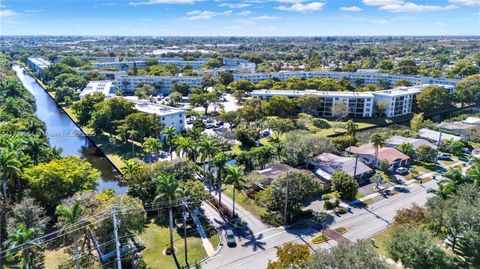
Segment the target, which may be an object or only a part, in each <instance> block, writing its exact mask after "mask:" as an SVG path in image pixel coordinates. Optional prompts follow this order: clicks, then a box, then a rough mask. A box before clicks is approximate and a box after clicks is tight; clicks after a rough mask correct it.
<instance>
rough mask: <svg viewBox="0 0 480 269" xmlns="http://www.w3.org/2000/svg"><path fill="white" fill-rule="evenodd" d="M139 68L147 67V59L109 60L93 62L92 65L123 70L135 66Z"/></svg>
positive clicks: (99, 67)
mask: <svg viewBox="0 0 480 269" xmlns="http://www.w3.org/2000/svg"><path fill="white" fill-rule="evenodd" d="M135 65H136V66H137V68H145V67H147V63H146V62H145V61H128V62H126V61H125V62H108V63H104V62H102V63H92V66H93V67H95V68H98V69H104V68H115V69H117V70H121V71H127V70H129V69H132V68H133V67H134V66H135Z"/></svg>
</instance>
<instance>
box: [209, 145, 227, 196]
mask: <svg viewBox="0 0 480 269" xmlns="http://www.w3.org/2000/svg"><path fill="white" fill-rule="evenodd" d="M228 161H229V158H228V156H227V155H225V154H224V153H219V154H217V155H215V157H214V158H213V160H212V163H213V165H215V167H216V168H217V191H218V202H219V203H220V204H221V203H222V175H224V174H225V167H226V165H227V162H228Z"/></svg>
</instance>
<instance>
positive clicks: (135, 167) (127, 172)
mask: <svg viewBox="0 0 480 269" xmlns="http://www.w3.org/2000/svg"><path fill="white" fill-rule="evenodd" d="M139 170H140V164H139V163H138V162H137V161H135V160H134V159H130V160H127V161H123V167H122V173H123V175H124V176H125V178H127V179H131V178H133V176H134V175H135V174H136V173H137V172H138V171H139Z"/></svg>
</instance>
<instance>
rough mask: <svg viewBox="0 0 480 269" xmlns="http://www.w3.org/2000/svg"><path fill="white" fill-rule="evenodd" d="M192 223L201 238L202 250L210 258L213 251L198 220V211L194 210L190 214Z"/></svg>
mask: <svg viewBox="0 0 480 269" xmlns="http://www.w3.org/2000/svg"><path fill="white" fill-rule="evenodd" d="M192 218H193V222H195V225H197V230H198V234H199V235H200V237H201V238H202V243H203V248H204V249H205V251H206V252H207V254H208V256H212V255H213V254H215V249H214V248H213V246H212V243H210V240H208V236H207V234H206V233H205V230H203V226H202V223H201V222H200V220H199V219H198V211H197V210H195V211H194V212H193V214H192Z"/></svg>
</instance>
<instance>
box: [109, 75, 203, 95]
mask: <svg viewBox="0 0 480 269" xmlns="http://www.w3.org/2000/svg"><path fill="white" fill-rule="evenodd" d="M145 83H146V84H151V85H153V86H154V87H155V88H156V89H157V90H158V93H157V94H159V95H168V94H170V92H171V90H172V88H173V86H174V85H175V84H186V85H188V86H189V87H190V88H193V87H201V86H202V77H192V76H118V77H117V78H116V79H115V82H114V84H115V85H116V86H117V87H118V88H119V89H120V90H121V91H123V92H125V93H133V92H134V91H135V90H136V89H138V87H140V86H141V85H142V84H145Z"/></svg>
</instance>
